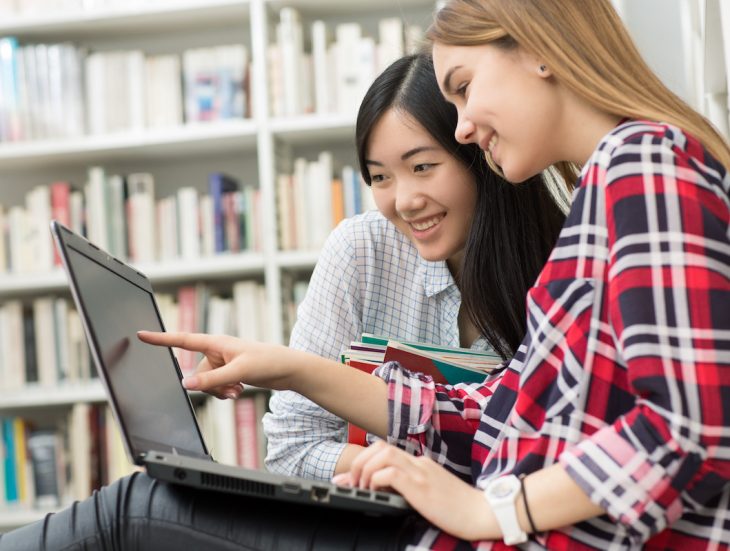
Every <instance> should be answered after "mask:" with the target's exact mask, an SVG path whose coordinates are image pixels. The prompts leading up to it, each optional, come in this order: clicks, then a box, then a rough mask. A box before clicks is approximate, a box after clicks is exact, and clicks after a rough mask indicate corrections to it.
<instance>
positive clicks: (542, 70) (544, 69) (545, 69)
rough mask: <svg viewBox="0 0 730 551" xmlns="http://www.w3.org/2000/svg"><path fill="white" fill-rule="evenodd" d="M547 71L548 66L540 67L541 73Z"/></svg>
mask: <svg viewBox="0 0 730 551" xmlns="http://www.w3.org/2000/svg"><path fill="white" fill-rule="evenodd" d="M545 71H547V65H540V72H541V73H544V72H545Z"/></svg>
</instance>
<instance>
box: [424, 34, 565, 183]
mask: <svg viewBox="0 0 730 551" xmlns="http://www.w3.org/2000/svg"><path fill="white" fill-rule="evenodd" d="M433 60H434V68H435V71H436V78H437V80H438V83H439V86H440V87H441V91H442V93H443V94H444V97H445V98H446V99H447V101H449V102H451V103H453V104H454V105H455V106H456V109H457V112H458V114H459V122H458V125H457V128H456V139H457V140H458V141H460V142H462V143H476V144H477V145H479V147H481V148H482V150H484V151H485V152H487V154H488V155H490V156H491V157H492V160H493V161H494V163H495V164H496V165H498V166H499V167H500V168H501V169H502V171H503V172H504V175H505V176H506V178H507V179H508V180H509V181H511V182H522V181H524V180H526V179H527V178H529V177H530V176H534V175H535V174H538V173H539V172H540V171H542V170H543V169H545V168H546V167H548V166H550V165H551V164H553V163H554V162H557V161H560V160H564V159H563V158H561V156H562V154H563V153H562V152H561V151H559V148H560V145H561V144H560V142H561V138H560V128H561V124H560V122H561V117H562V114H563V111H564V109H563V108H564V105H563V98H562V96H561V94H560V93H559V90H558V86H557V85H556V83H555V82H553V81H552V80H551V79H550V76H551V75H550V72H549V68H545V69H544V70H540V66H541V64H540V62H539V61H538V60H537V59H535V58H534V57H533V56H530V55H527V54H525V53H523V52H522V51H521V50H519V49H518V48H514V49H503V48H499V47H497V46H494V45H488V44H487V45H480V46H451V45H445V44H440V43H435V44H434V46H433Z"/></svg>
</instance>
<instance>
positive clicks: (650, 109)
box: [427, 0, 730, 187]
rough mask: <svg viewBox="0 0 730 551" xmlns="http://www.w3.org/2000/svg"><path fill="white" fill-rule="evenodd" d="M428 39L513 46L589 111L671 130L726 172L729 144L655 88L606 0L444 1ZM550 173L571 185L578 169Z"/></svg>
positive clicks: (565, 166) (729, 162)
mask: <svg viewBox="0 0 730 551" xmlns="http://www.w3.org/2000/svg"><path fill="white" fill-rule="evenodd" d="M427 37H428V38H429V39H430V40H431V41H433V42H439V43H441V44H446V45H452V46H478V45H483V44H494V45H495V46H499V47H503V48H506V49H510V48H515V47H520V48H522V49H523V50H524V51H526V52H528V53H530V54H532V55H535V56H537V57H538V59H540V60H541V61H542V62H544V63H546V64H547V66H548V67H549V68H550V71H551V72H552V74H553V75H555V78H556V79H558V81H559V82H561V83H562V84H564V85H565V86H566V87H567V88H568V89H569V90H571V91H572V92H573V93H575V94H576V95H578V96H579V97H581V98H583V99H584V100H586V101H587V102H588V103H589V104H591V105H593V106H594V107H597V108H598V109H600V110H602V111H604V112H606V113H609V114H612V115H615V116H618V117H622V118H623V117H627V118H631V119H645V120H651V121H655V122H665V123H669V124H672V125H675V126H677V127H679V128H681V129H682V130H684V131H685V132H688V133H689V134H691V135H693V136H694V137H696V138H697V139H698V140H699V141H700V142H701V143H702V144H703V145H704V146H705V147H706V148H707V150H708V151H709V152H710V154H712V156H713V157H715V159H717V160H718V161H719V162H720V163H721V164H722V165H723V166H724V167H725V169H726V170H728V171H730V147H729V146H728V143H727V142H726V141H725V139H724V138H723V137H722V136H721V135H720V133H719V132H718V131H717V130H716V129H715V128H714V127H713V126H712V125H711V124H710V123H709V122H708V121H707V120H706V119H705V118H704V117H703V116H702V115H700V114H699V113H697V112H696V111H695V110H694V109H692V108H691V107H690V106H689V105H687V104H686V103H685V102H684V101H682V100H681V99H680V98H679V97H678V96H677V95H675V94H674V93H673V92H671V91H670V90H669V89H668V88H667V87H666V86H665V85H664V84H662V82H661V81H660V80H659V78H658V77H657V76H656V75H655V74H654V72H653V71H652V70H651V69H650V68H649V66H648V65H647V64H646V62H645V61H644V60H643V59H642V57H641V55H640V54H639V51H638V50H637V49H636V46H635V45H634V42H633V41H632V40H631V37H630V36H629V34H628V32H627V30H626V28H625V27H624V25H623V23H622V22H621V19H620V18H619V16H618V14H617V13H616V11H615V10H614V9H613V7H612V6H611V3H610V2H609V0H509V1H506V0H449V1H447V2H446V4H445V5H444V7H443V8H441V9H440V10H439V11H438V12H437V13H436V14H435V17H434V22H433V23H432V25H431V27H430V28H429V30H428V32H427ZM554 168H555V169H556V170H557V171H558V172H559V173H560V174H561V175H562V176H563V178H564V179H565V181H566V182H567V183H568V185H569V186H571V187H572V185H573V184H574V183H575V180H576V177H577V172H576V169H577V167H575V166H574V165H571V164H569V163H560V164H556V165H555V167H554Z"/></svg>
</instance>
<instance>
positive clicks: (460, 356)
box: [340, 333, 502, 446]
mask: <svg viewBox="0 0 730 551" xmlns="http://www.w3.org/2000/svg"><path fill="white" fill-rule="evenodd" d="M340 361H341V362H342V363H344V364H346V365H349V366H351V367H354V368H356V369H359V370H361V371H365V372H366V373H372V372H373V370H375V368H376V367H378V366H380V365H381V364H383V363H385V362H391V361H394V362H398V363H399V364H400V365H401V366H402V367H403V368H405V369H407V370H409V371H414V372H419V373H424V374H426V375H429V376H431V377H432V378H433V380H434V382H436V383H439V384H446V385H455V384H458V383H482V382H484V380H485V379H486V378H487V377H488V376H489V374H490V373H492V372H493V371H494V370H495V369H497V368H498V367H499V366H500V365H501V364H502V358H501V357H500V356H499V355H498V354H497V353H496V352H494V351H491V350H473V349H471V348H454V347H449V346H437V345H434V344H426V343H420V342H402V341H398V340H394V339H389V338H388V337H380V336H376V335H372V334H369V333H363V335H362V337H361V338H360V340H359V341H354V342H352V343H350V348H349V349H348V350H345V351H344V352H343V353H342V354H341V355H340ZM365 436H366V433H365V431H364V430H363V429H361V428H359V427H357V426H355V425H352V424H350V425H349V426H348V435H347V441H348V442H349V443H351V444H359V445H362V446H364V445H366V439H365Z"/></svg>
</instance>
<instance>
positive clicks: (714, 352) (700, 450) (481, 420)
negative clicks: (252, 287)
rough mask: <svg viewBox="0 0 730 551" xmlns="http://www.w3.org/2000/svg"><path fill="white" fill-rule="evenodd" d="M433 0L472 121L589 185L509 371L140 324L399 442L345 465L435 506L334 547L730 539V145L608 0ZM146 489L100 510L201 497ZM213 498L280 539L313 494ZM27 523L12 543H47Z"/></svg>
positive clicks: (228, 514) (502, 159)
mask: <svg viewBox="0 0 730 551" xmlns="http://www.w3.org/2000/svg"><path fill="white" fill-rule="evenodd" d="M435 18H436V19H435V22H434V24H433V26H432V27H431V29H430V31H429V36H430V38H431V39H432V40H433V58H434V68H435V73H436V76H437V79H438V82H439V84H440V87H441V89H442V92H443V93H444V96H445V97H446V99H447V100H448V101H450V102H452V103H453V104H454V105H455V106H456V109H457V112H458V116H459V120H458V125H457V128H456V137H457V139H458V140H459V141H461V142H464V143H476V144H478V145H479V146H480V147H481V149H482V150H484V151H485V154H486V155H487V158H488V159H489V162H490V163H491V164H493V165H494V166H495V167H496V168H498V169H499V170H501V172H502V173H503V174H504V175H505V177H506V179H507V180H509V181H511V182H514V183H515V185H519V182H522V181H524V180H526V179H527V178H529V177H531V176H534V175H535V174H538V173H540V172H541V171H543V170H545V169H547V168H549V167H560V168H561V169H562V170H561V172H562V173H563V174H564V175H565V179H566V182H567V184H568V185H569V186H572V187H573V188H574V192H573V197H572V206H571V210H570V213H569V214H568V218H567V220H566V223H565V225H564V227H563V230H562V231H561V234H560V237H559V239H558V243H557V245H556V247H555V248H554V250H553V252H552V254H551V256H550V258H549V260H548V263H547V264H546V266H545V268H544V269H543V270H542V272H541V274H540V275H539V276H538V278H537V281H536V282H535V285H534V286H533V287H532V288H531V289H530V291H529V292H528V294H527V304H526V305H527V319H528V322H527V325H528V328H527V334H526V335H525V338H524V339H523V341H522V344H521V345H520V348H519V351H518V353H517V354H516V356H515V357H514V358H513V359H512V360H511V361H510V362H509V363H508V364H507V365H506V366H505V369H504V370H503V371H502V372H501V374H500V376H498V377H495V378H493V379H491V380H489V381H488V382H486V383H485V384H481V385H455V386H444V385H438V384H435V383H434V382H433V381H432V380H431V379H430V378H429V377H425V376H423V375H419V374H414V373H411V372H408V371H406V370H403V369H402V368H401V367H400V366H399V365H398V364H397V363H388V364H385V365H383V366H382V367H380V368H379V370H378V371H377V372H376V374H377V375H378V377H371V376H368V375H365V374H363V373H360V372H356V371H354V370H353V371H348V370H344V369H342V368H341V367H340V366H339V365H337V364H336V363H335V362H331V361H328V360H324V359H321V358H317V357H314V356H311V355H308V354H305V353H302V352H297V351H293V350H288V349H284V348H277V347H272V346H268V345H260V344H245V343H241V342H240V341H238V340H236V339H233V338H228V337H216V336H207V335H190V334H167V335H166V334H155V333H145V334H141V335H140V338H142V340H144V341H145V342H149V343H153V344H158V345H166V346H180V347H185V348H189V349H192V350H198V351H201V352H203V353H204V354H205V355H206V356H207V358H208V364H207V365H206V366H205V369H202V370H201V371H200V372H198V373H196V375H194V376H192V377H190V378H188V379H186V380H185V381H184V383H185V385H186V387H187V388H191V389H202V390H207V391H209V392H214V393H223V394H225V393H227V392H232V391H236V390H237V389H239V390H240V384H241V382H243V383H246V384H252V385H257V386H265V387H273V388H288V389H293V390H296V391H297V392H299V393H301V394H303V395H305V396H307V397H308V398H310V399H311V400H313V401H315V402H317V403H318V404H320V405H322V406H323V407H325V408H326V409H328V410H330V411H332V412H334V413H335V414H336V415H338V416H340V417H342V418H345V419H348V420H350V421H352V422H354V423H355V424H357V425H359V426H362V427H365V428H366V429H368V430H369V431H370V432H372V433H374V434H376V435H378V436H381V437H383V438H384V439H387V442H388V443H385V442H379V443H377V444H375V445H372V446H370V447H369V448H367V449H366V450H365V451H363V452H362V453H361V454H359V455H358V456H357V457H356V458H355V459H354V460H353V463H352V466H351V469H350V471H349V472H347V473H343V474H342V475H339V476H338V477H336V482H337V483H339V484H349V485H354V486H357V487H367V488H391V489H394V490H395V491H397V492H399V493H401V494H402V495H403V496H404V497H405V498H406V500H407V501H408V502H409V503H410V504H411V505H412V506H413V508H414V509H415V510H416V511H417V512H418V513H419V515H420V516H419V517H417V518H416V519H415V521H413V519H411V521H400V522H393V521H392V520H391V521H383V522H381V523H378V522H371V521H369V520H368V519H366V518H365V517H362V516H357V515H351V516H350V517H347V519H346V521H347V522H350V523H351V524H350V526H352V529H348V530H345V531H343V532H345V533H343V532H340V535H339V536H338V538H339V539H337V538H335V539H332V540H330V541H332V542H333V545H334V548H343V546H347V548H365V546H366V544H365V543H364V541H363V540H358V537H359V536H363V537H364V538H374V537H377V538H380V540H379V541H381V542H387V543H389V544H390V545H392V547H394V548H404V547H406V546H407V545H408V544H412V546H411V547H410V548H412V549H413V548H418V549H469V548H476V549H491V548H503V547H504V545H503V544H509V545H515V544H521V543H527V542H528V541H529V543H530V544H531V545H532V547H545V548H549V549H589V548H598V549H609V548H610V549H638V548H645V549H667V548H674V549H677V548H685V549H705V548H706V549H728V548H729V547H730V544H729V543H728V542H730V514H729V512H728V511H729V509H730V400H729V399H728V397H730V231H729V229H728V228H729V227H730V176H728V169H730V149H728V146H727V145H726V144H725V142H724V141H723V140H722V138H721V137H720V136H719V135H718V134H717V133H716V132H715V131H714V129H712V127H711V126H710V125H709V124H708V123H707V122H705V121H704V119H702V117H700V116H699V115H697V114H695V113H694V112H693V111H692V110H691V109H690V108H689V107H687V106H686V105H684V104H683V103H682V102H681V101H680V100H679V99H678V98H676V97H675V96H674V95H673V94H671V93H670V92H669V91H668V90H666V89H665V88H664V87H663V86H662V85H661V83H660V82H659V81H658V80H657V79H656V78H655V77H653V76H652V75H650V74H649V70H648V68H647V67H646V65H645V64H644V62H643V61H642V60H641V58H640V56H639V54H638V53H637V52H636V50H635V48H634V47H633V45H632V44H631V41H630V40H629V38H628V36H627V35H626V31H625V29H624V28H623V25H622V23H621V21H620V20H619V18H618V16H617V15H616V14H615V12H614V11H613V9H612V7H611V5H610V3H609V1H608V0H551V1H549V2H548V1H546V0H509V1H507V0H450V1H447V2H446V4H445V6H444V7H443V8H442V9H441V10H440V11H439V12H437V14H436V16H435ZM131 486H133V484H132V483H131V482H130V481H129V480H128V479H124V480H122V481H121V482H120V483H119V484H118V485H115V486H112V487H111V488H109V489H106V491H107V493H108V495H107V496H106V497H105V498H104V499H103V501H104V503H105V504H108V509H105V508H101V509H99V508H97V509H96V510H92V512H91V513H87V515H90V517H91V518H84V523H85V525H86V526H89V525H93V524H92V523H93V521H94V520H97V521H98V520H99V518H101V521H103V523H104V526H110V527H111V529H112V532H113V533H114V530H116V531H117V532H119V531H121V532H122V533H123V534H128V533H129V532H130V530H128V528H127V527H128V526H129V524H131V521H130V519H133V520H137V522H138V525H142V527H143V528H147V531H146V532H145V534H151V535H152V537H154V531H153V530H151V529H149V527H152V526H158V525H159V524H155V523H156V522H157V520H158V519H159V518H160V517H163V518H164V519H165V520H166V521H168V522H165V523H164V524H162V526H163V527H167V526H170V525H171V524H172V523H171V522H169V517H170V516H173V517H174V514H172V515H171V514H170V513H169V511H170V509H172V511H173V513H175V512H177V511H185V510H187V508H188V507H189V506H191V505H192V504H194V503H197V501H196V500H197V499H203V498H202V496H196V495H193V493H192V492H187V491H182V490H178V489H174V488H172V487H170V486H165V487H164V488H162V490H160V491H162V492H164V493H166V494H173V495H172V496H169V495H168V499H167V500H166V502H165V505H166V507H161V506H157V507H147V508H145V507H144V506H145V505H148V504H147V503H146V502H145V501H144V500H142V503H136V502H135V501H134V500H127V501H123V502H121V504H116V502H114V501H113V499H114V498H115V497H116V496H120V495H121V496H123V495H126V494H125V493H124V491H125V489H126V488H127V487H131ZM137 487H142V488H144V487H145V479H143V478H141V477H140V478H139V479H138V483H137ZM99 499H100V498H97V500H99ZM171 501H172V502H174V503H171ZM202 503H203V505H198V508H199V509H198V510H199V512H200V513H201V514H204V515H206V516H209V517H213V516H215V519H216V521H215V522H212V521H211V522H210V525H211V526H210V527H209V529H210V530H212V531H213V533H214V534H216V536H218V537H220V542H221V543H220V546H219V548H221V549H224V548H229V547H226V546H227V545H230V546H232V545H235V544H239V545H242V544H246V545H247V547H246V548H248V549H273V548H275V547H274V546H272V545H266V544H261V543H260V542H262V541H263V542H271V541H275V540H276V538H277V537H279V536H281V537H291V528H290V527H289V526H288V525H287V522H290V520H289V519H288V518H287V517H290V518H296V519H297V521H300V520H301V517H300V516H296V517H293V516H292V515H295V514H296V515H301V514H302V513H301V511H294V510H293V509H292V508H287V507H285V506H279V507H277V513H278V514H279V515H280V517H281V518H282V520H279V521H278V522H277V519H273V520H271V519H268V517H266V518H267V519H268V520H267V524H266V525H265V526H264V527H263V528H262V527H260V526H258V525H255V526H252V527H251V530H253V531H254V533H255V534H256V535H257V536H259V537H257V538H256V539H255V540H253V539H252V538H251V537H250V536H248V535H247V532H246V530H241V529H238V523H239V522H244V521H245V522H248V524H249V525H250V524H252V522H250V521H249V519H248V515H249V514H251V515H254V517H255V518H258V519H260V518H261V515H260V508H259V507H256V506H254V505H252V504H251V500H240V501H239V502H238V506H239V510H235V505H234V506H233V507H232V508H233V509H234V510H233V511H230V510H228V509H225V510H223V509H222V508H215V504H214V502H212V500H211V499H210V498H209V499H207V500H204V501H203V502H202ZM130 504H131V505H130ZM173 505H174V507H173ZM83 506H84V507H85V508H86V510H87V511H88V510H89V509H92V506H91V505H89V503H88V502H87V503H84V504H83ZM244 507H245V509H244ZM99 511H101V512H99ZM160 511H161V512H160ZM95 515H96V516H95ZM135 515H137V516H135ZM139 515H141V516H142V519H143V520H142V521H139V520H138V518H139ZM256 515H258V516H256ZM150 516H151V517H152V518H150ZM342 522H343V518H342V517H341V516H338V517H337V518H333V519H331V520H330V521H329V522H327V521H324V522H322V524H321V525H319V526H320V527H321V528H322V529H323V530H335V528H336V526H337V523H342ZM50 524H52V522H51V523H50ZM34 530H35V531H34ZM168 531H169V530H168ZM262 531H263V532H264V533H263V534H262ZM37 533H38V527H36V528H35V529H29V531H28V532H26V534H37ZM353 534H354V535H353ZM262 535H263V536H266V537H260V536H262ZM10 536H11V538H9V539H7V540H6V538H8V536H3V538H2V539H0V550H1V551H5V548H4V547H3V546H4V545H6V541H7V542H10V543H9V544H8V545H9V546H10V547H7V548H8V549H10V548H13V547H12V545H13V544H14V543H16V542H31V541H32V540H31V537H32V536H27V537H25V538H23V537H21V536H16V535H15V534H11V535H10ZM78 541H79V539H78V537H76V538H75V539H74V538H71V537H68V536H67V537H66V538H65V539H64V540H63V541H62V543H67V544H68V543H73V542H78ZM372 541H373V540H372V539H371V543H372ZM257 542H258V543H257ZM143 543H146V544H147V546H148V547H149V548H153V547H154V544H155V543H157V544H158V545H159V544H160V538H157V539H156V540H155V541H153V540H144V542H143ZM78 545H79V547H80V544H78ZM302 545H303V546H304V547H305V548H312V547H313V546H312V544H311V540H310V541H308V542H302ZM59 547H60V546H59Z"/></svg>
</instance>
